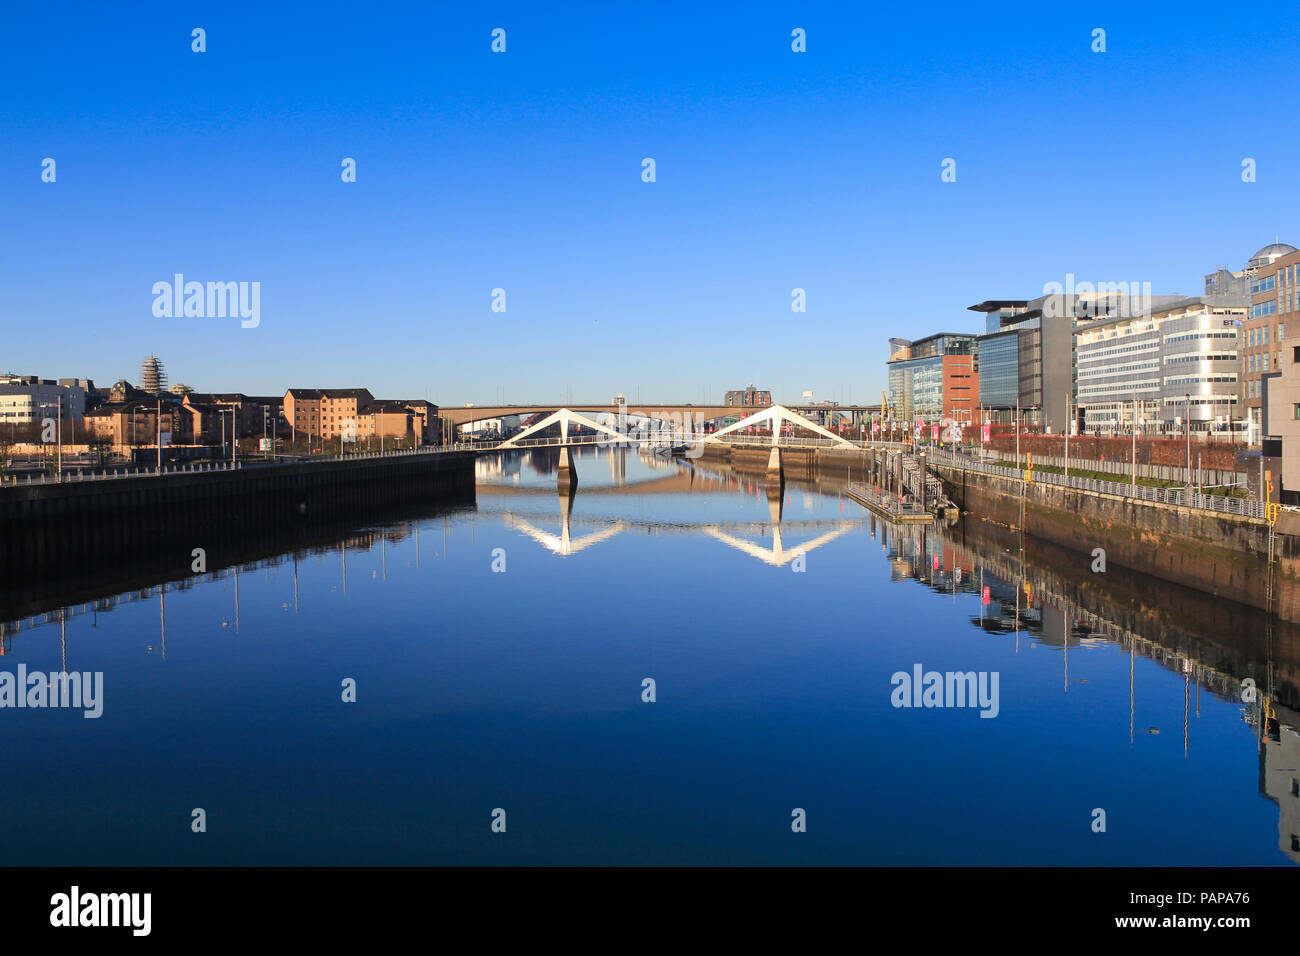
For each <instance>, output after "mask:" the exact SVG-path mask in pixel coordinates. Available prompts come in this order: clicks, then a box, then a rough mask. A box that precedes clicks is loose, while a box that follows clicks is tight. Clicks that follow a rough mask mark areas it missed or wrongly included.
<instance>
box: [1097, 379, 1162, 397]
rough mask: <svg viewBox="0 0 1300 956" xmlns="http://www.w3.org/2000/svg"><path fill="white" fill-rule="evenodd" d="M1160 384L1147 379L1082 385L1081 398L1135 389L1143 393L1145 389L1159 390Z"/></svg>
mask: <svg viewBox="0 0 1300 956" xmlns="http://www.w3.org/2000/svg"><path fill="white" fill-rule="evenodd" d="M1159 386H1160V383H1159V382H1157V381H1156V380H1155V379H1147V380H1146V381H1142V382H1122V383H1120V384H1118V385H1087V386H1084V385H1080V386H1079V397H1080V398H1082V397H1083V396H1085V395H1104V394H1105V393H1107V392H1132V391H1133V390H1134V389H1136V390H1138V391H1142V390H1143V389H1147V388H1151V389H1156V388H1159Z"/></svg>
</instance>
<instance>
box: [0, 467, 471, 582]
mask: <svg viewBox="0 0 1300 956" xmlns="http://www.w3.org/2000/svg"><path fill="white" fill-rule="evenodd" d="M473 495H474V454H473V453H472V452H435V453H427V454H418V453H400V454H390V455H382V456H381V455H376V456H373V457H371V456H362V457H357V458H345V459H343V460H330V461H310V462H300V463H293V464H278V465H249V466H246V467H242V468H238V469H224V470H214V471H177V472H167V473H165V474H162V475H137V476H130V477H113V478H104V479H100V480H88V481H65V482H62V483H41V484H30V485H28V484H22V483H19V484H7V485H3V486H0V572H2V573H4V574H7V575H18V576H23V575H30V574H42V573H49V572H59V571H63V570H66V569H67V567H68V565H69V563H70V562H73V563H84V562H103V561H114V560H120V561H123V562H126V563H129V562H132V561H135V560H138V556H139V555H140V554H142V553H149V552H156V551H158V550H159V549H161V548H176V547H181V546H188V547H189V548H199V547H206V546H208V544H209V543H210V542H212V541H215V540H227V539H231V538H232V537H237V536H240V535H246V534H248V533H250V532H264V531H269V530H274V529H277V528H285V527H291V526H293V525H296V524H302V523H305V522H314V521H321V520H331V519H337V518H342V517H346V516H348V515H352V514H357V513H362V512H364V511H365V510H367V509H368V508H373V506H374V505H376V504H379V503H383V504H401V503H408V504H417V503H426V502H435V501H440V500H445V501H452V500H456V499H466V498H468V499H469V500H471V501H472V500H473ZM186 553H187V554H188V550H187V551H186Z"/></svg>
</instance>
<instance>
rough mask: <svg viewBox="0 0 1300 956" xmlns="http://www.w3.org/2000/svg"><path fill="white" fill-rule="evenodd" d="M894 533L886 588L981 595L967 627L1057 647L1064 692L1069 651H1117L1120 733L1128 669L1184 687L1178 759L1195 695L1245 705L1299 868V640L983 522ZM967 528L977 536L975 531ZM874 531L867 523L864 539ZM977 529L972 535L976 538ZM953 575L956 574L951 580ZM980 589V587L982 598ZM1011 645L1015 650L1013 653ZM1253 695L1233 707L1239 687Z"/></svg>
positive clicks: (889, 539) (1226, 608)
mask: <svg viewBox="0 0 1300 956" xmlns="http://www.w3.org/2000/svg"><path fill="white" fill-rule="evenodd" d="M970 525H971V527H966V526H959V527H957V528H953V529H945V528H942V527H940V526H937V525H936V526H935V527H933V528H931V527H925V526H916V525H912V526H891V525H887V524H885V523H883V522H881V524H880V526H879V528H880V540H881V542H882V547H884V548H885V549H886V551H887V553H888V555H889V559H890V577H891V579H892V580H895V581H899V580H904V581H906V580H911V581H916V582H918V583H922V584H924V585H925V586H926V587H928V588H929V589H931V590H932V591H934V592H935V593H937V594H951V595H954V596H955V595H956V594H959V593H965V594H972V595H977V596H979V600H980V602H981V605H980V614H979V615H978V616H974V615H972V617H971V619H970V620H971V623H972V624H973V625H974V626H976V627H979V628H981V629H983V630H984V631H986V632H990V633H1011V632H1012V631H1013V630H1014V632H1015V634H1016V637H1017V642H1018V641H1019V637H1020V633H1021V632H1022V631H1023V632H1025V633H1026V634H1027V635H1028V636H1029V637H1030V638H1031V640H1032V641H1033V642H1034V643H1035V644H1038V645H1041V646H1046V647H1056V648H1060V649H1061V651H1062V676H1063V679H1064V685H1063V686H1064V688H1065V689H1067V690H1068V688H1069V686H1070V676H1069V657H1070V652H1071V650H1077V649H1080V648H1084V647H1088V646H1094V647H1095V646H1104V645H1109V646H1118V647H1119V648H1121V649H1123V650H1124V651H1125V652H1127V655H1128V657H1129V722H1128V723H1129V735H1130V740H1132V739H1133V736H1134V734H1135V733H1140V732H1141V726H1140V723H1139V721H1138V718H1139V716H1140V713H1141V709H1142V687H1141V686H1140V685H1139V682H1138V680H1137V671H1136V670H1135V668H1134V666H1133V665H1134V662H1135V661H1136V660H1137V659H1138V658H1143V659H1146V660H1150V661H1154V662H1156V663H1158V664H1160V665H1161V666H1162V667H1164V668H1166V669H1167V670H1169V671H1172V672H1173V673H1175V674H1177V675H1178V676H1179V677H1181V678H1182V682H1183V721H1182V737H1183V740H1182V742H1183V753H1184V757H1187V756H1188V755H1189V754H1190V752H1191V749H1192V748H1191V743H1192V737H1193V731H1194V728H1195V719H1196V718H1197V717H1199V715H1200V698H1201V692H1202V691H1205V692H1206V693H1208V694H1212V695H1214V696H1216V697H1218V698H1219V699H1220V700H1223V701H1226V702H1229V703H1231V704H1234V705H1240V706H1241V708H1242V717H1243V720H1244V722H1245V724H1246V725H1247V726H1248V727H1250V728H1251V729H1252V730H1253V731H1254V732H1255V736H1256V739H1257V742H1258V748H1259V759H1260V777H1259V781H1258V786H1259V790H1260V793H1261V794H1263V795H1264V796H1266V797H1267V798H1268V799H1269V800H1271V801H1272V802H1273V803H1276V804H1277V805H1278V832H1279V847H1280V849H1281V850H1282V852H1283V853H1285V854H1286V855H1287V857H1288V858H1289V859H1291V860H1292V861H1294V862H1296V863H1300V712H1298V710H1297V707H1296V705H1297V704H1298V703H1300V660H1298V659H1297V658H1298V655H1297V653H1296V652H1297V650H1300V633H1298V629H1297V628H1295V627H1294V626H1293V625H1287V624H1283V623H1282V622H1279V621H1277V620H1276V618H1273V617H1271V616H1270V615H1267V614H1265V613H1264V612H1261V611H1259V610H1257V609H1254V608H1247V607H1242V606H1234V605H1230V604H1229V603H1228V602H1225V601H1223V600H1221V599H1219V598H1215V597H1211V596H1209V595H1202V594H1200V593H1199V592H1190V591H1187V590H1186V589H1182V588H1178V587H1177V586H1176V585H1171V584H1168V583H1167V582H1161V581H1152V580H1150V579H1147V578H1142V577H1141V576H1138V575H1133V576H1132V579H1131V580H1129V579H1127V578H1126V577H1125V572H1116V571H1115V570H1114V569H1112V571H1110V572H1108V573H1107V574H1105V575H1083V576H1081V575H1080V574H1079V567H1080V564H1079V562H1080V561H1081V560H1084V561H1085V564H1084V566H1085V567H1086V558H1081V557H1080V556H1079V555H1077V554H1075V555H1072V554H1069V553H1067V552H1064V551H1063V550H1062V549H1057V548H1053V547H1052V546H1050V545H1045V544H1044V543H1043V542H1038V541H1034V542H1032V553H1030V554H1026V553H1025V552H1024V551H1022V546H1024V547H1026V548H1027V547H1029V543H1030V542H1029V540H1028V539H1022V538H1020V537H1019V536H1017V535H1016V534H1015V533H1014V532H1009V531H1004V530H1001V529H996V528H990V527H989V526H987V525H978V526H977V525H975V523H974V522H970ZM972 528H974V529H975V530H974V531H973V530H972ZM874 531H875V524H874V522H873V533H874ZM976 531H977V532H978V533H976ZM959 572H960V573H959ZM986 589H987V590H986ZM1018 646H1019V644H1018V643H1017V647H1018ZM1245 678H1251V679H1252V680H1254V681H1255V684H1256V687H1257V697H1256V699H1255V700H1254V701H1253V702H1243V701H1242V687H1243V679H1245Z"/></svg>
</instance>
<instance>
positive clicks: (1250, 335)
mask: <svg viewBox="0 0 1300 956" xmlns="http://www.w3.org/2000/svg"><path fill="white" fill-rule="evenodd" d="M1283 328H1284V326H1283V325H1282V324H1281V323H1279V324H1278V327H1277V338H1278V341H1281V340H1282V330H1283ZM1256 345H1268V326H1267V325H1265V326H1261V327H1260V328H1258V329H1247V330H1246V347H1247V348H1253V347H1255V346H1256Z"/></svg>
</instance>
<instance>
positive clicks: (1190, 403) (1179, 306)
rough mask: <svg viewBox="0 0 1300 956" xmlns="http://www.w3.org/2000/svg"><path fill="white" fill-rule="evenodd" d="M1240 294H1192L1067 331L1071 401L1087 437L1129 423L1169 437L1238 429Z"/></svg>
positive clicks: (1243, 312) (1244, 311)
mask: <svg viewBox="0 0 1300 956" xmlns="http://www.w3.org/2000/svg"><path fill="white" fill-rule="evenodd" d="M1249 311H1250V301H1249V297H1248V296H1243V295H1227V296H1192V297H1189V298H1184V299H1178V300H1175V301H1173V302H1161V303H1160V304H1159V305H1158V306H1156V307H1154V308H1152V309H1151V311H1150V313H1149V314H1146V315H1136V316H1124V317H1118V318H1115V317H1106V318H1101V319H1098V320H1096V321H1093V322H1087V323H1084V324H1081V325H1080V326H1079V327H1078V328H1076V329H1075V333H1074V334H1075V339H1076V354H1077V359H1076V360H1077V362H1078V379H1077V383H1078V384H1077V389H1078V392H1077V394H1078V401H1079V407H1080V410H1081V411H1082V412H1083V416H1084V428H1085V430H1086V431H1087V432H1089V433H1091V434H1108V433H1112V432H1124V431H1127V430H1128V429H1130V428H1131V427H1132V426H1133V425H1134V423H1136V424H1137V427H1138V428H1140V429H1144V430H1149V431H1155V430H1159V431H1163V432H1166V433H1168V432H1174V431H1178V430H1180V429H1181V428H1182V426H1183V424H1184V423H1185V422H1189V421H1190V423H1191V428H1192V430H1193V431H1195V432H1207V431H1221V432H1225V433H1226V432H1228V431H1229V430H1231V429H1234V428H1235V429H1238V430H1240V429H1241V428H1242V427H1243V419H1244V418H1246V415H1245V412H1244V404H1243V395H1242V369H1241V363H1242V354H1243V353H1242V325H1243V323H1244V322H1245V320H1246V319H1247V317H1248V315H1249Z"/></svg>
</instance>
